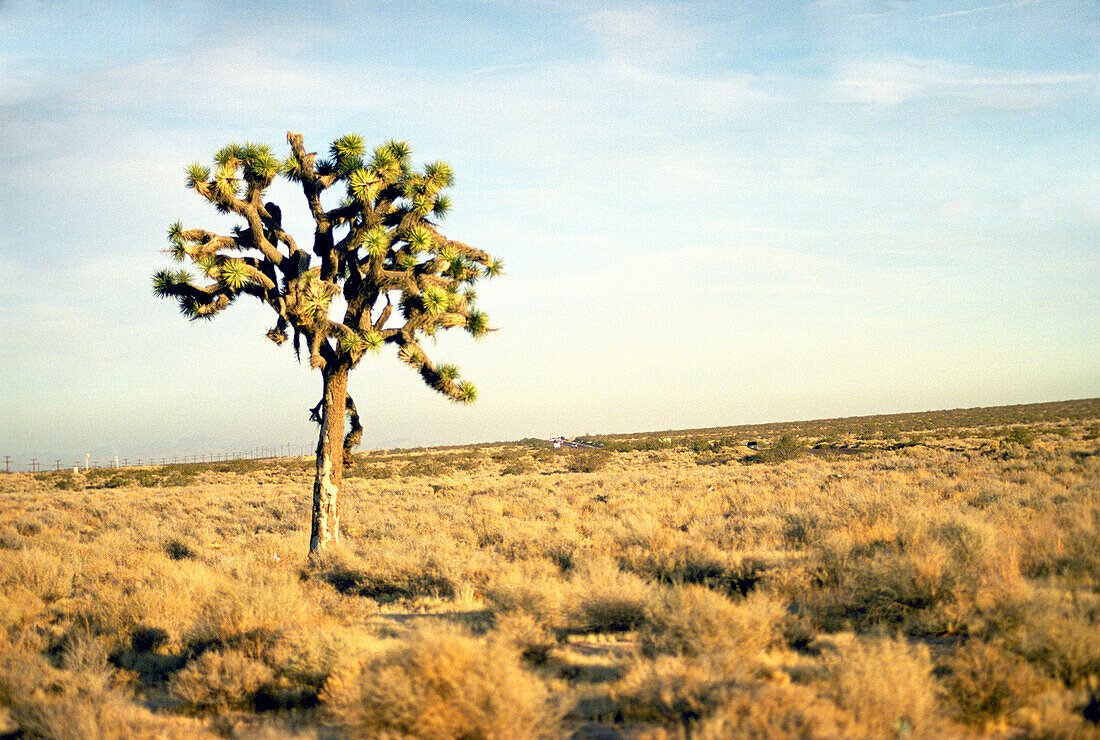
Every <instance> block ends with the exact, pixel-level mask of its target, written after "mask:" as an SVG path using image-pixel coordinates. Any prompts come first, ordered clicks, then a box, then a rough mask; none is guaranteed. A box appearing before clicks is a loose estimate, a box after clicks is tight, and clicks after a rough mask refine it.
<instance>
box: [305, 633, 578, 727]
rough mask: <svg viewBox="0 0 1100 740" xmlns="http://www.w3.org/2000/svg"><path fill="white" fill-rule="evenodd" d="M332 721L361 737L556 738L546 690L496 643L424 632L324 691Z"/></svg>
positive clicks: (351, 667)
mask: <svg viewBox="0 0 1100 740" xmlns="http://www.w3.org/2000/svg"><path fill="white" fill-rule="evenodd" d="M321 701H322V702H323V703H324V705H325V707H326V709H327V711H328V713H329V716H330V718H331V720H332V722H333V723H334V724H336V725H338V726H340V727H342V728H345V729H346V730H347V731H348V732H350V733H352V734H353V735H355V736H357V737H380V736H381V737H417V738H439V739H440V740H444V739H447V740H450V739H452V738H486V739H487V740H488V739H490V738H500V739H502V740H505V739H510V738H537V737H556V736H557V720H556V714H555V713H554V712H553V711H552V710H551V707H550V705H549V704H548V695H547V689H546V686H545V685H544V684H543V682H542V681H541V680H539V679H538V678H536V677H535V676H534V675H532V674H530V673H528V672H526V671H525V670H523V668H522V667H521V666H520V662H519V656H518V654H517V652H516V651H515V650H514V649H513V648H511V647H510V646H508V645H506V644H505V643H504V642H501V641H498V640H485V639H477V638H474V637H470V636H468V635H464V634H461V633H458V632H455V631H450V630H446V629H435V630H431V631H428V630H422V631H420V632H418V633H416V634H414V635H413V636H412V638H411V639H410V640H409V641H407V642H403V643H402V644H400V645H397V646H394V647H393V648H392V649H390V650H388V651H386V652H384V653H383V654H381V655H378V656H376V657H373V658H368V659H366V660H359V661H354V662H350V663H348V664H346V665H344V666H342V667H341V668H339V669H337V671H336V672H334V673H333V675H332V676H331V677H330V678H329V680H328V681H327V682H326V684H325V687H324V690H323V691H322V693H321Z"/></svg>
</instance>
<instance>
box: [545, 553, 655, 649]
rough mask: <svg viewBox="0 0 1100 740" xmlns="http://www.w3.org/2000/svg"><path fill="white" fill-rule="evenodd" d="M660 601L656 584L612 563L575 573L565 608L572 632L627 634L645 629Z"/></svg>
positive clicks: (603, 561)
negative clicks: (648, 616) (650, 613)
mask: <svg viewBox="0 0 1100 740" xmlns="http://www.w3.org/2000/svg"><path fill="white" fill-rule="evenodd" d="M658 599H659V591H658V590H657V587H656V586H654V585H653V584H650V583H647V582H646V581H643V580H642V579H641V578H639V577H638V576H636V575H634V574H633V573H625V572H623V571H622V570H620V569H619V566H618V565H616V564H615V562H614V561H613V560H610V559H606V558H605V559H594V560H589V561H585V562H583V563H582V564H581V565H579V566H578V567H577V568H576V570H575V571H574V573H573V577H572V579H571V581H570V583H569V588H568V596H567V600H568V601H567V603H566V604H565V611H566V616H565V620H566V624H565V629H566V630H567V631H569V632H577V633H594V632H624V631H627V630H632V629H635V628H636V627H638V626H639V625H641V624H642V623H643V622H644V621H645V619H646V615H647V614H648V613H649V612H651V611H652V610H653V608H654V606H655V605H656V603H657V601H658Z"/></svg>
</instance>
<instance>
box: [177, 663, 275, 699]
mask: <svg viewBox="0 0 1100 740" xmlns="http://www.w3.org/2000/svg"><path fill="white" fill-rule="evenodd" d="M273 678H274V674H273V673H272V671H271V669H270V668H269V667H268V666H266V665H265V664H264V663H262V662H260V661H258V660H255V659H253V658H249V657H248V656H246V655H244V654H242V653H240V652H238V651H236V650H208V651H207V652H205V653H203V654H202V655H200V656H199V657H198V658H196V659H194V660H192V661H191V662H190V663H188V664H187V665H186V666H184V668H183V669H182V670H181V671H180V672H179V673H177V674H176V676H175V678H173V679H172V682H171V684H170V685H169V691H171V693H172V694H173V695H174V696H176V697H177V698H179V699H182V700H183V701H185V702H187V703H188V704H189V705H190V706H192V707H194V708H197V709H219V710H224V709H246V708H250V707H252V706H254V704H255V698H256V694H257V692H258V691H259V690H260V689H261V688H263V687H264V686H266V685H267V684H269V683H270V682H271V681H272V679H273Z"/></svg>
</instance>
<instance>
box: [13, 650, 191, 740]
mask: <svg viewBox="0 0 1100 740" xmlns="http://www.w3.org/2000/svg"><path fill="white" fill-rule="evenodd" d="M60 658H61V668H55V667H54V666H53V665H51V664H50V663H49V662H48V661H47V660H46V659H45V658H44V657H43V656H41V655H38V654H32V653H27V652H22V651H11V652H7V653H5V654H4V655H3V657H2V658H0V707H4V708H6V709H7V714H8V720H9V725H10V726H14V727H13V729H12V736H13V737H25V738H56V739H58V740H87V738H105V739H107V740H114V739H115V738H118V739H119V740H122V739H123V738H133V737H157V738H165V739H166V740H173V739H174V738H181V739H182V738H201V737H210V735H209V734H208V733H206V732H205V731H204V730H203V728H202V727H201V726H199V725H197V724H195V723H193V722H190V721H187V720H177V719H176V718H165V717H158V716H155V715H153V714H151V713H150V712H149V711H148V710H146V709H144V708H143V707H140V706H138V705H136V704H134V703H133V702H132V701H131V700H129V699H128V698H127V697H125V696H124V695H123V694H122V693H121V692H119V691H118V690H117V689H114V688H112V687H111V669H110V668H109V666H108V665H107V662H106V651H105V650H104V649H103V646H102V645H100V644H99V643H97V642H96V641H95V639H94V638H92V637H90V636H88V635H86V634H85V635H72V636H71V637H70V638H69V639H68V640H67V642H66V644H65V646H64V650H63V652H62V654H61V656H60Z"/></svg>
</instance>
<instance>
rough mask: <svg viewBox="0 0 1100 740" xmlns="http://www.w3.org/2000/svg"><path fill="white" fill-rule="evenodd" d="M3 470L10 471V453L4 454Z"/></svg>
mask: <svg viewBox="0 0 1100 740" xmlns="http://www.w3.org/2000/svg"><path fill="white" fill-rule="evenodd" d="M4 472H5V473H10V472H11V455H4Z"/></svg>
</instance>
